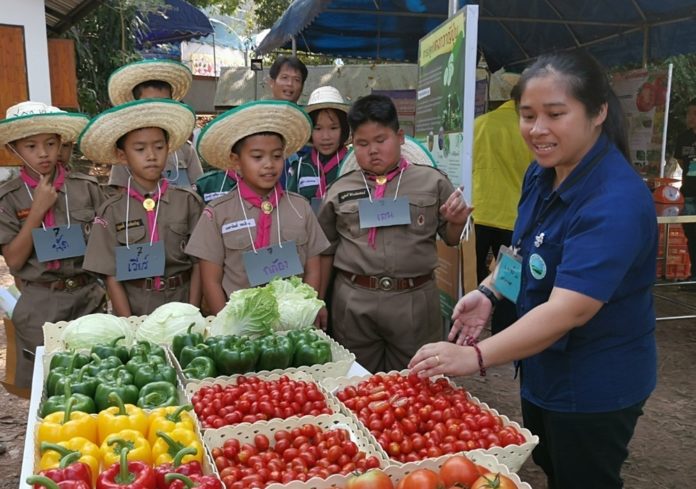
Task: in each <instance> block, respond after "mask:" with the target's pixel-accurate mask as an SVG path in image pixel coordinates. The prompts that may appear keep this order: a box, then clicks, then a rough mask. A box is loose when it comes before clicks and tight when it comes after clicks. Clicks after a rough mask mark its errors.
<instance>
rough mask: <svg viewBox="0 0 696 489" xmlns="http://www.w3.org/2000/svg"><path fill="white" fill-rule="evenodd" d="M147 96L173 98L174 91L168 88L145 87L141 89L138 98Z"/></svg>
mask: <svg viewBox="0 0 696 489" xmlns="http://www.w3.org/2000/svg"><path fill="white" fill-rule="evenodd" d="M146 98H172V91H171V90H169V89H168V88H157V87H144V88H142V89H141V90H140V96H139V97H138V100H142V99H146Z"/></svg>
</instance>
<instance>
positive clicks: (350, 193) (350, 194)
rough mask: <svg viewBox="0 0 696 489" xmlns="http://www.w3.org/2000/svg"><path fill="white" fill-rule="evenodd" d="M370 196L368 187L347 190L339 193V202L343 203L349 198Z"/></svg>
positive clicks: (356, 198)
mask: <svg viewBox="0 0 696 489" xmlns="http://www.w3.org/2000/svg"><path fill="white" fill-rule="evenodd" d="M367 197H368V193H367V189H366V188H359V189H356V190H346V191H345V192H339V193H338V203H339V204H342V203H344V202H347V201H349V200H358V199H365V198H367Z"/></svg>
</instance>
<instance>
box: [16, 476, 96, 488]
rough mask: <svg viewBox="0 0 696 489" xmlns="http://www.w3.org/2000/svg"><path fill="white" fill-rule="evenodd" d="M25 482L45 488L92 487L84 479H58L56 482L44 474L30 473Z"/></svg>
mask: <svg viewBox="0 0 696 489" xmlns="http://www.w3.org/2000/svg"><path fill="white" fill-rule="evenodd" d="M27 484H30V485H31V484H34V487H45V488H46V489H92V484H91V483H90V484H87V483H86V482H85V481H81V480H73V481H60V482H56V481H54V480H52V479H49V478H48V477H46V476H45V475H32V476H29V477H27Z"/></svg>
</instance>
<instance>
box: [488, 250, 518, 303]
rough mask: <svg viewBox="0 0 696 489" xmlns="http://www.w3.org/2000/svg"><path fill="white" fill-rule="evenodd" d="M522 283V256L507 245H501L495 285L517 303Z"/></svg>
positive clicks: (496, 266) (506, 296) (503, 294)
mask: <svg viewBox="0 0 696 489" xmlns="http://www.w3.org/2000/svg"><path fill="white" fill-rule="evenodd" d="M521 283H522V257H521V256H519V255H518V254H517V253H515V252H514V251H513V250H511V249H510V248H508V247H507V246H501V247H500V251H498V260H497V261H496V265H495V270H494V271H493V287H494V288H495V290H497V291H498V292H500V293H501V295H502V296H503V297H505V298H506V299H508V300H509V301H511V302H512V303H514V304H516V303H517V296H518V295H519V294H520V285H521Z"/></svg>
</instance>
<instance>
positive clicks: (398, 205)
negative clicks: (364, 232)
mask: <svg viewBox="0 0 696 489" xmlns="http://www.w3.org/2000/svg"><path fill="white" fill-rule="evenodd" d="M358 214H359V216H360V227H361V228H362V229H366V228H381V227H387V226H401V225H403V224H411V211H410V209H409V206H408V197H398V198H397V199H396V200H394V199H392V198H386V199H379V200H373V201H372V202H370V200H369V199H360V200H359V201H358Z"/></svg>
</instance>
